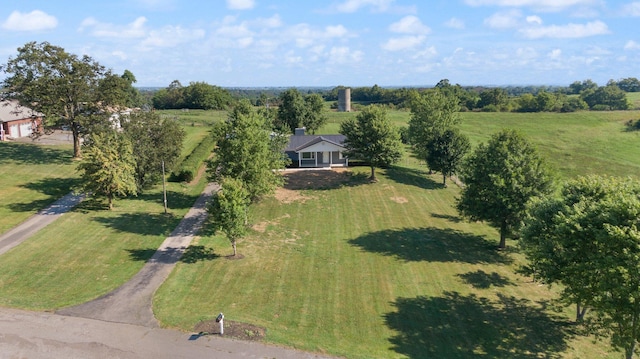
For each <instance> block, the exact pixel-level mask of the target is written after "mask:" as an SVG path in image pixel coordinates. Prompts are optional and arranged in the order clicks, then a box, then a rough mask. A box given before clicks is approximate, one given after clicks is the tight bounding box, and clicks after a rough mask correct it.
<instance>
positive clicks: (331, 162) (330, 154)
mask: <svg viewBox="0 0 640 359" xmlns="http://www.w3.org/2000/svg"><path fill="white" fill-rule="evenodd" d="M332 166H333V152H329V167H332Z"/></svg>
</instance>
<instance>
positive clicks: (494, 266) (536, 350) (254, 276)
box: [154, 167, 616, 358]
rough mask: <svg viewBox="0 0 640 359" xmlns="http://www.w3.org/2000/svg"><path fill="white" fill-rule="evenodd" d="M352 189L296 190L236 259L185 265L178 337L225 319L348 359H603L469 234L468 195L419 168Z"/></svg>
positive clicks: (359, 174) (259, 209) (218, 241)
mask: <svg viewBox="0 0 640 359" xmlns="http://www.w3.org/2000/svg"><path fill="white" fill-rule="evenodd" d="M353 171H354V175H353V176H352V177H350V178H351V179H349V177H346V179H345V183H344V184H343V185H341V186H335V185H332V184H327V186H328V188H324V189H314V190H295V191H285V192H284V193H281V195H280V196H279V198H280V199H277V198H268V199H266V200H264V201H263V202H261V203H259V204H258V205H257V206H255V207H253V208H252V211H251V216H250V217H251V223H252V225H253V230H252V231H251V233H250V234H249V235H248V236H247V237H246V238H244V239H243V240H241V241H240V243H239V246H238V251H239V253H241V254H242V255H244V259H240V260H229V259H227V258H225V256H226V255H228V254H230V253H231V247H230V244H229V242H228V240H227V239H226V238H224V237H222V236H215V235H212V234H210V233H205V234H204V235H203V236H202V237H201V238H200V240H199V242H198V243H197V245H199V246H202V248H204V249H203V251H204V252H206V253H213V255H210V256H208V257H207V258H203V259H201V260H195V261H191V262H190V263H180V264H179V265H178V266H177V267H176V269H175V270H174V272H173V273H172V274H171V276H170V278H169V279H168V280H167V281H166V282H165V283H164V285H163V286H162V287H161V288H160V289H159V291H158V292H157V293H156V296H155V299H154V312H155V314H156V316H157V317H158V318H159V319H160V320H161V321H162V323H163V325H165V326H168V327H177V328H181V329H183V330H185V331H190V330H193V327H194V325H195V324H196V323H198V322H199V321H202V320H209V319H212V318H215V316H216V315H217V314H218V313H219V312H223V313H224V314H225V318H227V319H228V320H233V321H239V322H245V323H251V324H254V325H259V326H262V327H264V328H266V341H268V342H271V343H275V344H278V345H286V346H293V347H296V348H299V349H303V350H309V351H314V352H322V353H328V354H331V355H339V356H345V357H348V358H406V357H409V358H423V357H425V358H427V357H428V358H468V357H474V356H486V357H490V358H534V357H560V356H562V357H566V358H602V357H608V356H609V357H616V356H615V355H613V356H610V353H609V352H608V349H607V345H606V344H602V343H597V344H594V343H592V342H591V338H583V337H580V336H578V335H576V334H575V333H574V329H575V328H574V327H573V326H572V325H571V323H570V319H569V318H570V313H568V314H567V313H556V312H553V311H551V310H549V309H548V307H549V300H550V299H551V298H552V297H553V294H552V293H551V292H550V291H549V290H548V289H547V288H546V287H544V286H541V285H539V284H538V283H533V282H532V281H531V279H530V278H526V277H522V276H519V275H517V274H515V273H516V269H517V267H518V265H519V264H520V263H521V258H520V255H519V254H518V253H517V252H516V251H515V249H514V248H515V243H514V242H510V243H509V246H511V250H509V251H504V252H499V251H497V250H496V248H497V244H498V243H497V237H498V235H497V233H496V231H495V230H493V229H492V228H490V227H488V226H486V225H483V224H480V223H469V222H465V221H461V220H460V219H459V218H458V216H457V213H456V211H455V209H454V207H453V203H454V199H455V197H456V196H457V195H458V193H459V189H458V188H457V187H456V186H450V187H449V188H446V189H445V188H442V187H441V185H440V184H439V176H433V177H431V176H429V175H427V174H426V173H424V172H422V171H420V170H416V169H410V168H403V167H399V168H392V169H388V170H385V171H380V172H379V177H380V181H379V182H378V183H374V184H371V183H368V182H367V181H366V180H364V177H365V175H366V173H367V169H366V168H355V169H353Z"/></svg>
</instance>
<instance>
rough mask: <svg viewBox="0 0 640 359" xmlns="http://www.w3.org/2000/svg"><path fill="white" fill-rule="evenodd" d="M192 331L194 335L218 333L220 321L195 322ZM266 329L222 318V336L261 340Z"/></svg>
mask: <svg viewBox="0 0 640 359" xmlns="http://www.w3.org/2000/svg"><path fill="white" fill-rule="evenodd" d="M194 331H195V332H197V333H198V334H197V335H196V336H204V335H220V323H217V322H216V321H215V319H212V320H207V321H203V322H200V323H198V324H196V326H195V327H194ZM266 332H267V330H266V329H265V328H262V327H259V326H257V325H253V324H247V323H240V322H234V321H232V320H227V319H225V320H224V337H226V338H234V339H240V340H251V341H261V340H262V339H264V336H265V333H266Z"/></svg>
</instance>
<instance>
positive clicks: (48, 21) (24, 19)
mask: <svg viewBox="0 0 640 359" xmlns="http://www.w3.org/2000/svg"><path fill="white" fill-rule="evenodd" d="M57 26H58V19H56V17H55V16H51V15H48V14H47V13H45V12H42V11H40V10H33V11H32V12H30V13H21V12H19V11H14V12H12V13H11V14H10V15H9V17H8V18H7V20H5V21H4V22H3V23H2V28H3V29H5V30H11V31H40V30H50V29H54V28H56V27H57Z"/></svg>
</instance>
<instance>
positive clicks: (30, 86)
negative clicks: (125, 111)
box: [0, 42, 123, 157]
mask: <svg viewBox="0 0 640 359" xmlns="http://www.w3.org/2000/svg"><path fill="white" fill-rule="evenodd" d="M0 70H1V71H2V72H4V73H6V74H7V77H6V78H5V79H4V80H3V81H2V84H1V86H2V87H3V88H4V89H5V91H4V92H3V93H2V97H3V98H4V99H15V100H17V101H18V102H19V103H20V105H21V106H24V107H27V108H31V109H33V110H35V111H37V112H40V113H42V114H44V115H45V118H44V121H43V126H44V127H45V129H47V128H53V127H58V126H68V127H69V128H70V129H71V132H72V134H73V154H74V157H80V156H81V147H80V138H81V136H82V135H83V134H84V133H86V132H87V131H90V130H91V128H92V127H93V125H95V124H97V123H98V124H99V126H98V127H101V128H102V127H105V125H104V123H105V122H107V121H108V118H109V115H110V113H108V111H105V110H106V109H108V108H109V107H113V106H117V105H121V104H122V103H119V102H120V101H121V100H122V98H123V97H122V96H119V95H116V93H117V92H118V91H119V87H118V88H115V89H114V88H113V86H119V83H118V82H117V81H111V80H112V79H111V80H110V76H111V73H110V71H107V70H106V69H105V68H104V66H102V65H100V64H99V63H98V62H96V61H94V60H93V59H92V58H91V57H89V56H87V55H84V56H82V57H79V56H77V55H74V54H70V53H67V52H66V51H65V50H64V49H63V48H61V47H58V46H54V45H51V44H50V43H48V42H42V43H37V42H29V43H27V44H25V45H24V46H23V47H20V48H18V54H17V56H15V57H11V58H9V61H8V62H7V63H6V64H5V65H3V66H2V67H1V68H0ZM101 84H102V86H101Z"/></svg>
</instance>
